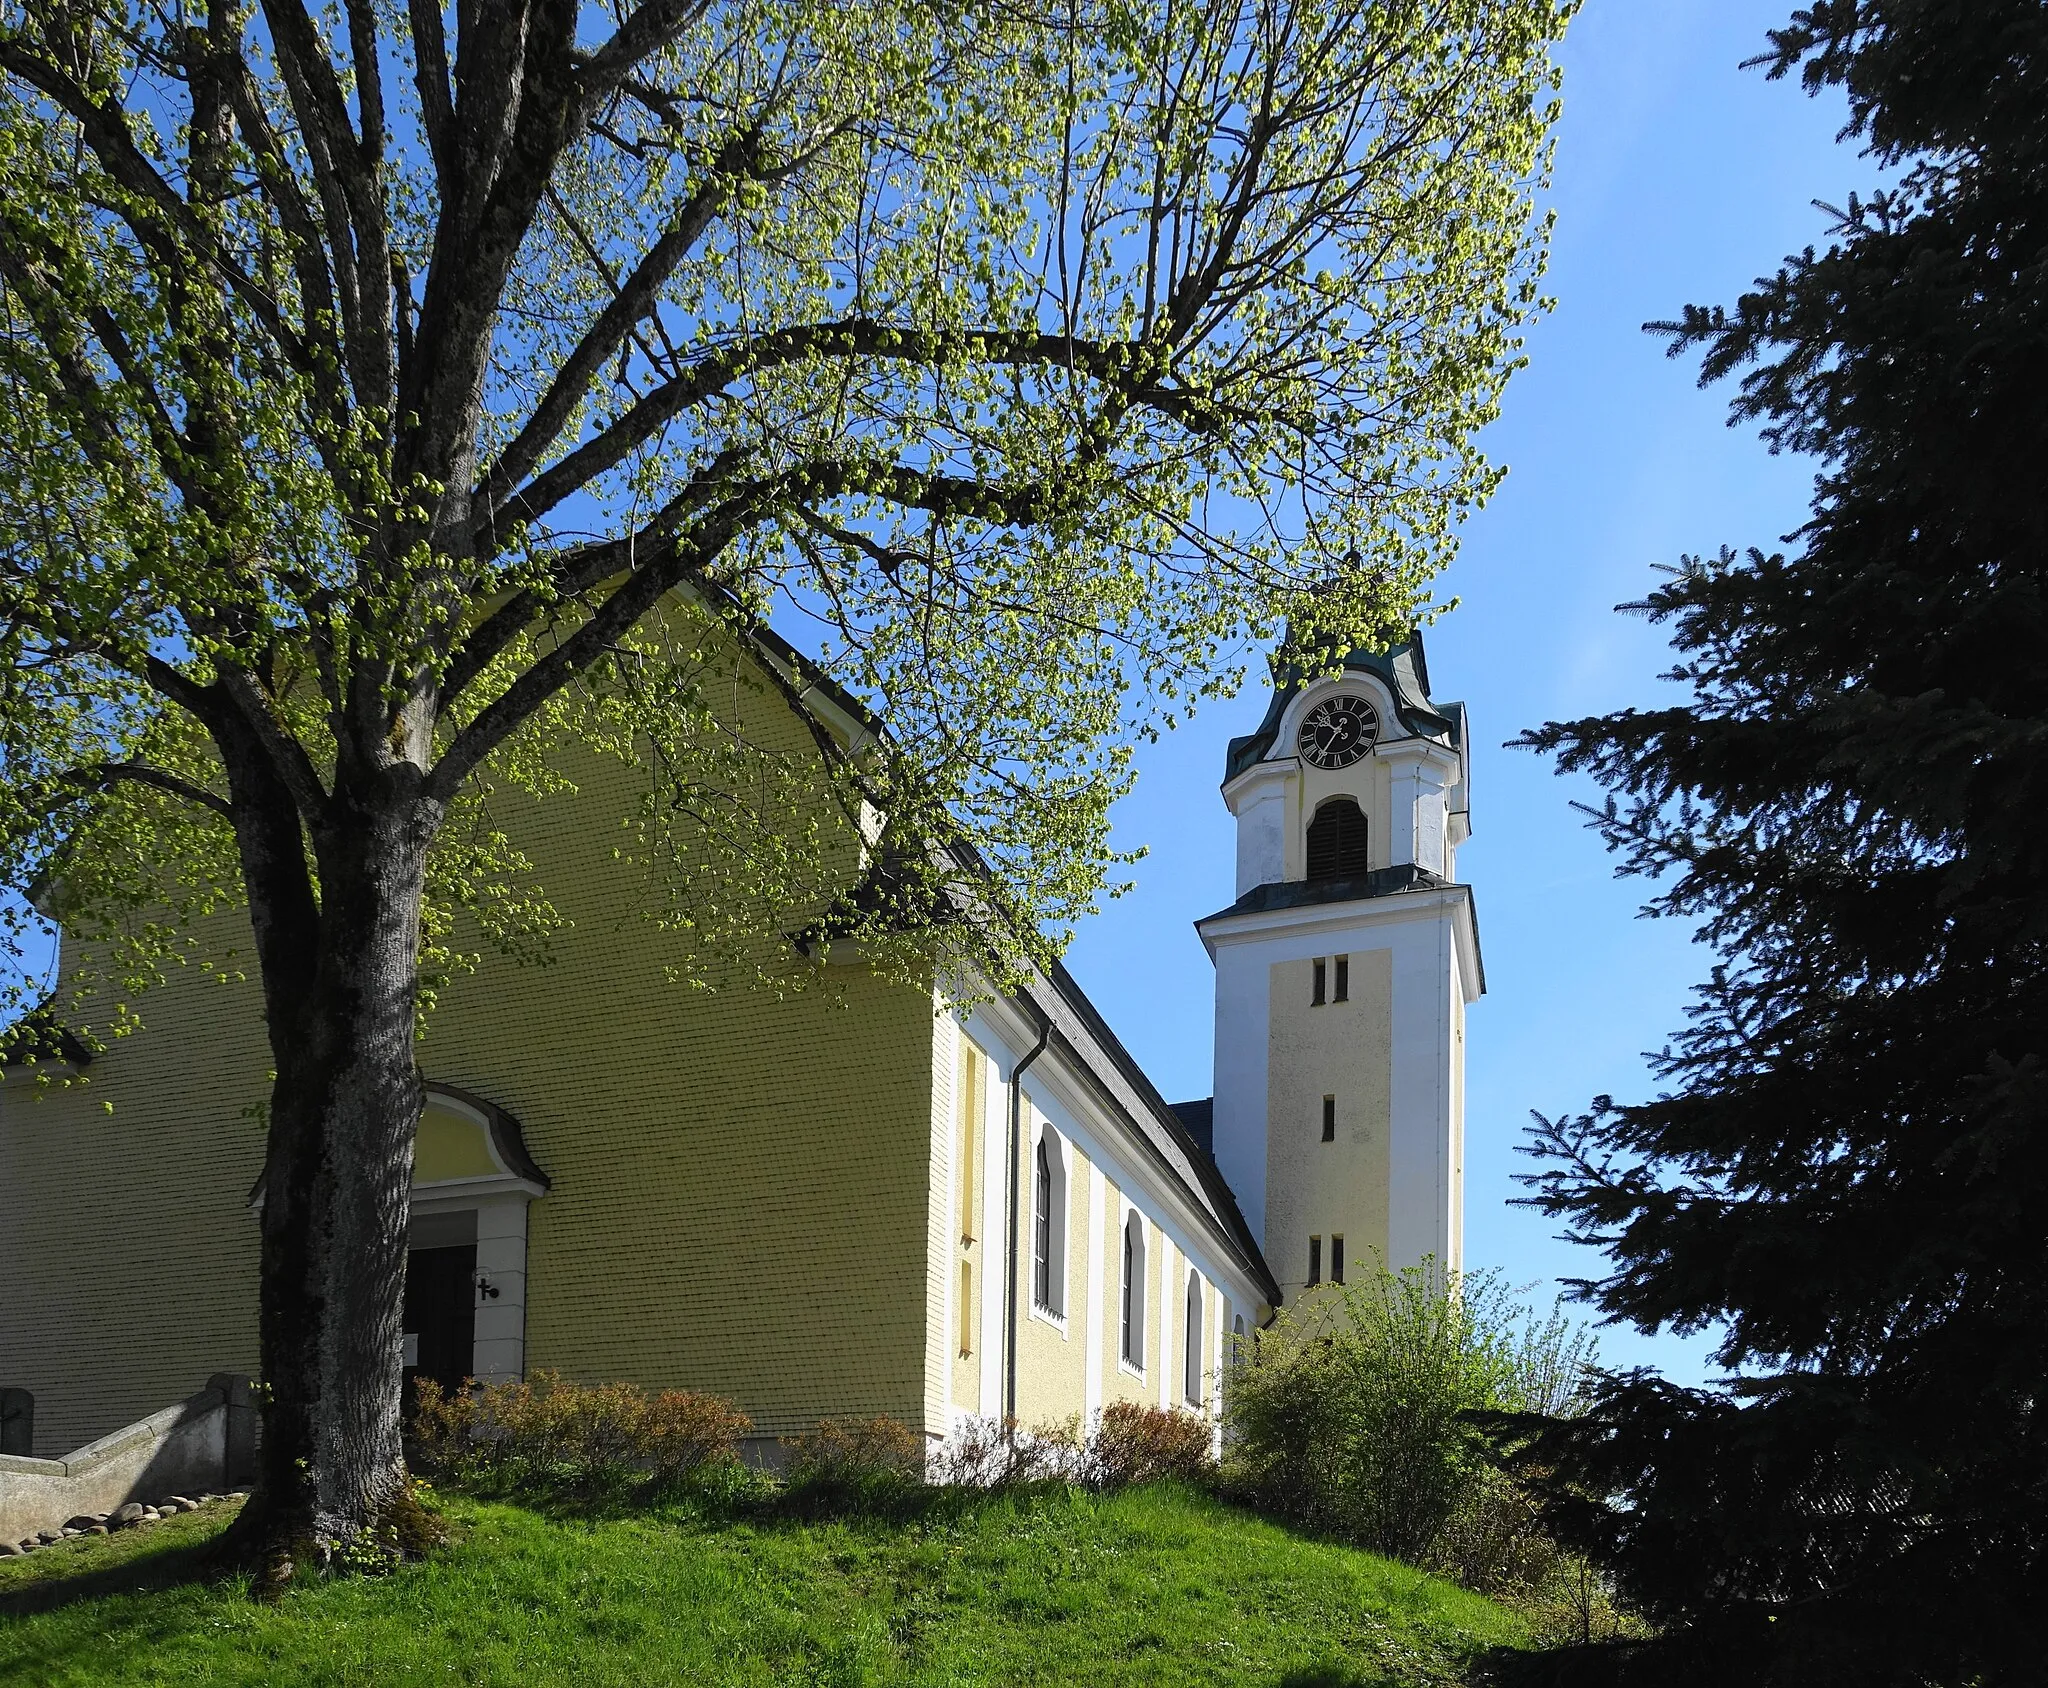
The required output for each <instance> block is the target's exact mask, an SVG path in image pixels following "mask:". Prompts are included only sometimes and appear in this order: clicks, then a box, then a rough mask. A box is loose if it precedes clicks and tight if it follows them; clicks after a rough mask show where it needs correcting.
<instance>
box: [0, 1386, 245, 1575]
mask: <svg viewBox="0 0 2048 1688" xmlns="http://www.w3.org/2000/svg"><path fill="white" fill-rule="evenodd" d="M255 1465H256V1405H255V1402H254V1400H253V1399H252V1398H251V1396H250V1393H249V1380H248V1379H247V1378H246V1377H238V1376H236V1375H235V1374H233V1373H231V1372H218V1373H216V1374H215V1375H214V1376H212V1377H210V1378H208V1379H207V1380H206V1387H205V1388H204V1389H202V1390H200V1391H199V1393H198V1394H196V1395H193V1396H190V1397H188V1398H187V1399H185V1400H183V1401H180V1402H179V1403H178V1404H177V1405H176V1406H174V1407H166V1408H164V1410H163V1411H162V1412H159V1413H152V1414H150V1416H149V1417H148V1418H145V1419H141V1420H138V1421H137V1422H136V1423H134V1424H131V1425H129V1426H127V1427H126V1428H125V1429H122V1430H116V1431H115V1432H113V1434H111V1435H108V1436H102V1437H101V1438H100V1439H99V1440H98V1441H97V1442H89V1443H87V1444H86V1445H85V1446H84V1447H82V1448H80V1449H78V1450H77V1451H76V1452H75V1453H70V1454H67V1455H65V1456H64V1458H62V1459H24V1458H22V1457H21V1456H19V1455H17V1454H0V1543H6V1544H9V1545H12V1544H13V1543H15V1542H18V1541H21V1540H23V1539H25V1538H33V1537H35V1536H37V1535H38V1534H40V1533H41V1532H42V1531H45V1530H61V1529H62V1528H63V1526H64V1524H65V1523H66V1522H67V1521H68V1520H70V1519H73V1518H77V1517H80V1516H92V1515H104V1514H108V1513H113V1512H117V1511H118V1510H119V1509H120V1508H121V1507H122V1506H124V1505H127V1504H128V1503H129V1502H131V1501H134V1502H145V1503H146V1502H150V1501H155V1500H157V1499H159V1498H161V1497H163V1496H165V1495H171V1494H187V1495H191V1494H200V1493H218V1492H224V1491H227V1490H232V1489H238V1488H242V1487H244V1486H245V1485H246V1484H247V1483H248V1482H249V1481H250V1480H251V1479H252V1478H253V1477H254V1476H255Z"/></svg>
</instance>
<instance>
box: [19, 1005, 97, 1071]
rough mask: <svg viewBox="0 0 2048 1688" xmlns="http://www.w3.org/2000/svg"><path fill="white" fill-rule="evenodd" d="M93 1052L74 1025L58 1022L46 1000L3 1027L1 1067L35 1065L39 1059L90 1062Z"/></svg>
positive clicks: (77, 1062) (72, 1062)
mask: <svg viewBox="0 0 2048 1688" xmlns="http://www.w3.org/2000/svg"><path fill="white" fill-rule="evenodd" d="M92 1054H93V1052H92V1051H91V1050H90V1049H88V1048H87V1047H86V1045H85V1044H84V1043H83V1042H82V1041H81V1040H80V1038H79V1037H78V1034H77V1033H76V1032H74V1031H72V1030H71V1029H70V1027H68V1026H65V1025H62V1024H60V1023H59V1022H58V1019H57V1016H56V1014H55V1013H54V1012H53V1011H52V1009H51V1007H50V1005H49V1004H48V1003H47V1002H45V1003H41V1004H38V1005H37V1006H36V1007H34V1008H31V1009H30V1010H29V1011H28V1012H27V1013H26V1014H24V1015H22V1017H21V1018H20V1019H19V1020H16V1021H15V1022H14V1024H13V1025H11V1026H9V1027H7V1028H6V1029H5V1030H0V1067H32V1066H34V1065H35V1064H36V1063H37V1062H39V1061H64V1062H67V1063H69V1064H70V1065H71V1066H74V1067H84V1066H90V1065H91V1064H92Z"/></svg>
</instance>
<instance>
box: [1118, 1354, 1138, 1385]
mask: <svg viewBox="0 0 2048 1688" xmlns="http://www.w3.org/2000/svg"><path fill="white" fill-rule="evenodd" d="M1116 1369H1117V1370H1118V1371H1120V1372H1122V1373H1123V1374H1124V1376H1125V1377H1133V1378H1136V1379H1137V1380H1138V1381H1139V1382H1140V1383H1143V1382H1144V1381H1145V1368H1144V1367H1143V1366H1134V1365H1132V1364H1131V1362H1130V1361H1129V1360H1126V1359H1123V1358H1121V1357H1119V1358H1118V1360H1117V1363H1116Z"/></svg>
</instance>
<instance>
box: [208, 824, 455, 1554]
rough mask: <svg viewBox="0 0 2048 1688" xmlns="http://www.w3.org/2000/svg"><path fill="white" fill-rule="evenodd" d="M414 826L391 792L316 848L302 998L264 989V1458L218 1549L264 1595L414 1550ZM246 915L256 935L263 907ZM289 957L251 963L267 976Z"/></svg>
mask: <svg viewBox="0 0 2048 1688" xmlns="http://www.w3.org/2000/svg"><path fill="white" fill-rule="evenodd" d="M431 811H432V806H431V805H422V804H421V803H419V802H418V801H417V800H416V799H411V798H409V797H408V798H405V799H402V800H400V801H398V802H395V803H392V804H389V805H386V806H380V807H378V808H377V809H375V810H372V811H370V812H367V813H365V812H358V813H357V814H355V815H354V816H352V817H351V820H352V823H353V824H350V825H347V826H345V827H337V828H335V829H333V830H331V831H329V832H328V833H327V834H326V836H325V837H324V838H323V839H322V840H321V841H320V842H321V846H322V847H321V848H319V849H318V852H317V854H318V858H319V863H320V887H319V889H320V903H319V913H318V917H317V933H318V937H317V955H316V957H315V959H314V962H313V966H312V969H311V974H310V978H308V979H306V980H305V985H304V989H303V990H302V991H297V990H295V991H292V992H289V993H282V992H276V991H270V992H267V993H266V995H267V999H268V1000H269V1002H270V1004H271V1015H270V1042H271V1049H272V1053H273V1055H274V1057H275V1060H276V1063H277V1077H276V1080H275V1082H274V1084H273V1086H272V1090H271V1100H270V1135H269V1147H268V1153H267V1156H266V1160H265V1167H264V1184H263V1216H262V1274H261V1285H260V1332H261V1347H262V1367H263V1378H262V1381H263V1384H264V1386H265V1398H264V1405H263V1449H262V1456H261V1465H260V1477H259V1480H258V1484H257V1489H256V1492H255V1494H254V1496H253V1497H252V1499H251V1501H250V1504H249V1506H248V1507H247V1508H246V1509H245V1510H244V1513H243V1516H242V1517H241V1519H240V1520H239V1521H238V1522H237V1525H236V1527H235V1529H234V1530H233V1531H232V1532H231V1533H230V1536H229V1538H228V1539H227V1541H226V1542H225V1543H224V1546H225V1548H226V1550H227V1551H228V1552H230V1553H231V1554H233V1555H234V1556H235V1557H237V1558H240V1559H244V1560H256V1561H259V1562H261V1563H262V1564H263V1565H264V1566H265V1568H266V1575H267V1577H268V1578H269V1579H271V1580H273V1581H278V1582H281V1581H284V1580H286V1579H288V1578H289V1577H290V1576H292V1575H293V1574H294V1572H295V1571H296V1570H297V1569H299V1568H301V1567H306V1568H311V1567H314V1566H318V1567H321V1568H325V1567H326V1566H328V1565H329V1564H330V1563H332V1561H333V1560H334V1558H335V1556H336V1554H337V1553H341V1552H344V1551H345V1550H349V1549H351V1548H359V1549H361V1550H367V1551H372V1552H375V1551H384V1552H390V1551H393V1550H396V1549H398V1548H400V1547H406V1546H411V1545H414V1543H413V1542H412V1541H411V1540H410V1539H409V1536H410V1535H412V1534H416V1526H417V1523H418V1508H417V1507H416V1505H414V1504H413V1503H412V1500H411V1496H410V1493H409V1491H408V1488H407V1485H406V1473H405V1461H404V1455H403V1451H402V1449H401V1445H400V1430H401V1426H400V1422H399V1383H400V1373H401V1364H402V1356H401V1343H400V1335H401V1333H400V1320H401V1318H402V1314H403V1297H404V1288H405V1263H406V1227H407V1219H408V1207H409V1202H410V1195H411V1186H412V1158H413V1138H414V1134H415V1132H416V1130H417V1128H418V1124H419V1117H420V1106H421V1088H420V1078H419V1072H418V1069H417V1067H416V1065H415V1063H414V1059H413V1035H414V1009H415V992H416V977H417V964H418V952H419V926H420V902H421V894H422V889H423V879H424V866H425V860H426V851H427V845H428V842H429V841H430V839H431V837H432V834H433V830H434V828H435V826H436V825H437V824H438V821H439V818H440V817H439V815H438V813H435V812H431ZM255 900H256V899H252V901H255ZM252 912H254V913H255V914H256V915H257V917H258V921H259V927H260V925H261V923H262V918H263V915H264V912H265V911H264V910H263V909H261V908H260V907H258V908H256V909H254V910H253V911H252ZM262 948H263V945H262V942H261V934H260V932H259V950H260V949H262ZM286 959H287V958H284V957H278V956H266V957H265V962H266V973H268V972H269V970H270V968H271V966H272V965H274V964H283V963H284V962H285V961H286ZM296 959H297V960H298V961H299V963H300V965H303V960H304V958H303V957H300V958H296ZM266 982H268V981H267V980H266ZM287 1000H288V1003H289V1011H287V1012H282V1013H281V1012H280V1009H281V1008H283V1007H285V1006H286V1002H287Z"/></svg>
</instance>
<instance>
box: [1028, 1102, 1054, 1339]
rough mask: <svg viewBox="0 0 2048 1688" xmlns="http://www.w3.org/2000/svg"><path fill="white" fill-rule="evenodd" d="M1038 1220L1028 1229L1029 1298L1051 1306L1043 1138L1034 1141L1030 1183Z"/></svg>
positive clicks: (1048, 1180) (1048, 1167)
mask: <svg viewBox="0 0 2048 1688" xmlns="http://www.w3.org/2000/svg"><path fill="white" fill-rule="evenodd" d="M1034 1185H1035V1191H1034V1193H1035V1194H1036V1196H1037V1207H1038V1220H1037V1223H1036V1224H1035V1225H1033V1226H1032V1228H1031V1299H1032V1300H1034V1301H1036V1302H1037V1303H1038V1305H1039V1306H1041V1307H1050V1306H1051V1305H1052V1162H1051V1161H1049V1160H1048V1159H1047V1158H1046V1153H1045V1139H1044V1138H1043V1137H1041V1138H1039V1140H1038V1175H1037V1178H1036V1179H1035V1180H1034Z"/></svg>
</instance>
